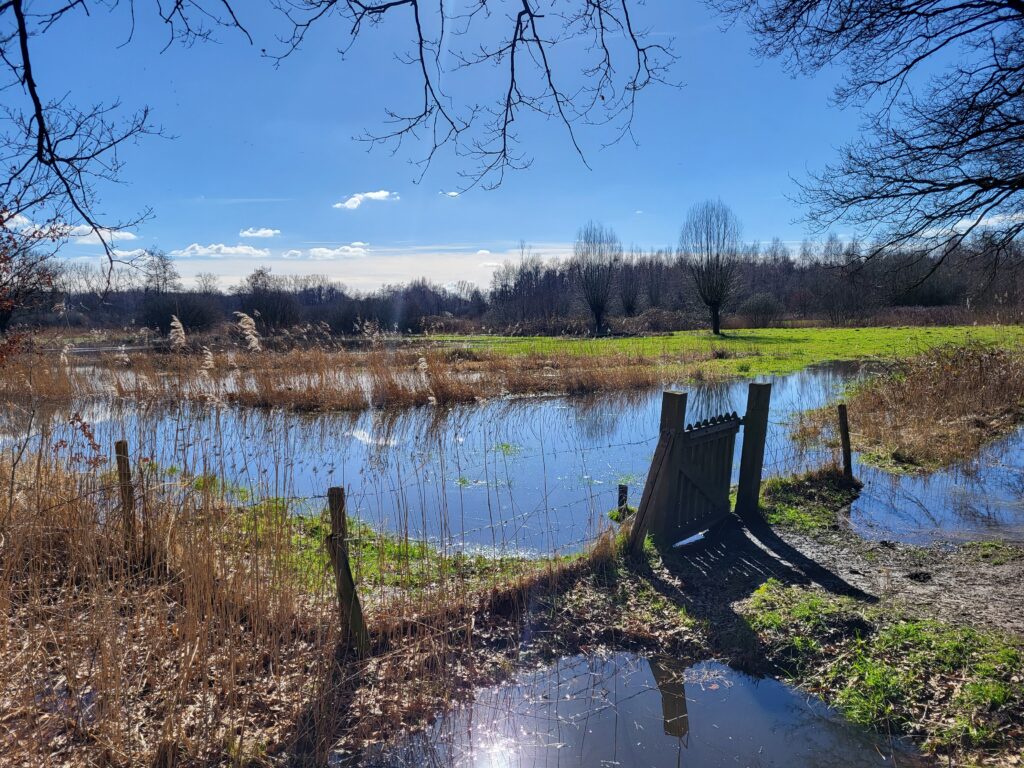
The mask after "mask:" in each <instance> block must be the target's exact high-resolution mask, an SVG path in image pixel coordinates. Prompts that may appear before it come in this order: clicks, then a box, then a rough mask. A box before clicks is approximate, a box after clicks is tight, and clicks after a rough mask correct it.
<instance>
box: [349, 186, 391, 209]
mask: <svg viewBox="0 0 1024 768" xmlns="http://www.w3.org/2000/svg"><path fill="white" fill-rule="evenodd" d="M364 200H392V201H396V200H401V198H400V197H399V196H398V193H397V192H388V191H387V190H386V189H381V190H379V191H377V192H357V193H356V194H354V195H352V196H350V197H348V198H347V199H345V200H343V201H342V202H340V203H335V204H334V205H333V206H332V207H333V208H344V209H345V210H349V211H354V210H355V209H356V208H358V207H359V206H361V205H362V204H363V201H364Z"/></svg>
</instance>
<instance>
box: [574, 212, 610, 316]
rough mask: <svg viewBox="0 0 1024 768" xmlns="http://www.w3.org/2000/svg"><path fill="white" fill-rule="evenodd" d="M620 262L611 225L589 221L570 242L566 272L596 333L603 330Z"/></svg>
mask: <svg viewBox="0 0 1024 768" xmlns="http://www.w3.org/2000/svg"><path fill="white" fill-rule="evenodd" d="M621 264H622V243H621V242H620V241H619V238H618V236H617V235H616V234H615V232H614V231H613V230H612V229H611V227H606V226H604V225H602V224H597V223H595V222H593V221H591V222H588V223H587V225H586V226H584V227H583V228H582V229H580V231H579V233H578V234H577V235H576V243H575V244H574V245H573V253H572V259H571V260H570V262H569V274H570V276H571V278H572V284H573V286H574V288H575V290H576V292H577V294H578V295H579V297H580V299H582V301H583V303H584V304H585V305H586V307H587V309H588V310H589V311H590V316H591V317H592V318H593V320H594V333H595V334H600V333H602V332H603V331H604V329H605V324H606V322H607V317H608V312H609V310H610V309H611V305H612V300H613V298H614V290H615V278H616V274H617V272H618V271H619V268H620V266H621Z"/></svg>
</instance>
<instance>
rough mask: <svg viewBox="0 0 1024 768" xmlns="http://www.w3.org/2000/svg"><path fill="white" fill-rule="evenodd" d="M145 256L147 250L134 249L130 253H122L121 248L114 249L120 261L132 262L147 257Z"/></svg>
mask: <svg viewBox="0 0 1024 768" xmlns="http://www.w3.org/2000/svg"><path fill="white" fill-rule="evenodd" d="M145 255H146V249H145V248H133V249H132V250H130V251H122V250H121V249H119V248H115V249H114V256H115V257H117V258H119V259H125V260H126V261H130V260H131V259H137V258H139V257H140V256H145Z"/></svg>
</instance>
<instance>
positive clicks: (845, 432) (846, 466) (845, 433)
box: [836, 403, 853, 480]
mask: <svg viewBox="0 0 1024 768" xmlns="http://www.w3.org/2000/svg"><path fill="white" fill-rule="evenodd" d="M836 410H838V411H839V440H840V442H841V443H842V446H843V477H844V478H846V479H847V480H853V452H852V451H851V450H850V418H849V416H848V415H847V413H846V403H840V404H839V407H838V408H837V409H836Z"/></svg>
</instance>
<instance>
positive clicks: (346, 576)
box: [327, 488, 370, 656]
mask: <svg viewBox="0 0 1024 768" xmlns="http://www.w3.org/2000/svg"><path fill="white" fill-rule="evenodd" d="M327 507H328V509H329V510H330V513H331V532H330V534H329V535H328V536H327V554H328V555H329V556H330V558H331V568H333V569H334V585H335V588H336V590H337V593H338V614H339V616H340V617H341V626H342V632H344V634H345V637H346V639H347V641H348V642H350V643H354V644H355V647H356V650H357V651H358V653H359V655H360V656H365V655H366V654H367V653H369V650H370V634H369V632H367V630H366V621H365V620H364V619H363V608H362V606H361V605H360V604H359V595H358V594H356V583H355V580H354V579H353V578H352V567H351V565H350V564H349V561H348V545H347V544H346V543H345V537H346V535H347V534H348V522H347V520H346V519H345V490H344V489H343V488H328V489H327Z"/></svg>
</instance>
